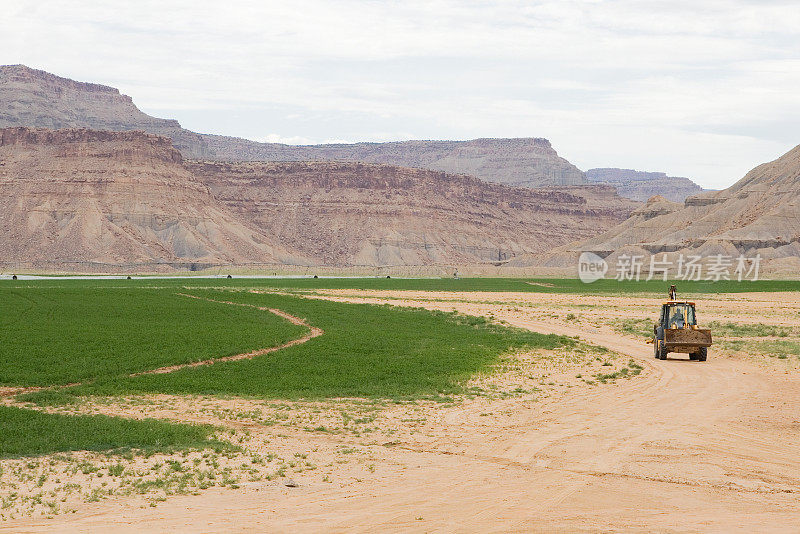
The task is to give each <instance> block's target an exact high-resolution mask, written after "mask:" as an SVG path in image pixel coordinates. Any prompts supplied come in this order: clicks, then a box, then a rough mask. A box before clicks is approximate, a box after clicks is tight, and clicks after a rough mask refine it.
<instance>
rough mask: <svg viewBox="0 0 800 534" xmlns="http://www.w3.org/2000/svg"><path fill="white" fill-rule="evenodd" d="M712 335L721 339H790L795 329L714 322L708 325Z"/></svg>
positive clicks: (761, 324) (760, 324)
mask: <svg viewBox="0 0 800 534" xmlns="http://www.w3.org/2000/svg"><path fill="white" fill-rule="evenodd" d="M708 326H709V327H710V328H711V329H712V333H713V334H714V335H716V336H721V337H788V336H790V335H792V334H793V333H794V329H793V328H791V327H788V326H778V325H768V324H763V323H758V324H740V323H723V322H720V321H712V322H710V323H709V324H708Z"/></svg>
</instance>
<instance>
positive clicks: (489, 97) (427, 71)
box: [0, 0, 800, 187]
mask: <svg viewBox="0 0 800 534" xmlns="http://www.w3.org/2000/svg"><path fill="white" fill-rule="evenodd" d="M4 9H5V11H4V16H3V17H2V19H0V47H1V48H0V49H2V50H3V52H2V58H0V60H1V61H2V62H5V63H19V62H21V63H26V64H28V65H31V66H34V67H38V68H43V69H45V70H48V71H51V72H55V73H57V74H61V75H65V76H68V77H71V78H75V79H80V80H86V81H96V82H99V83H106V84H109V85H113V86H116V87H119V88H120V89H121V90H122V91H123V92H124V93H126V94H129V95H131V96H132V97H133V98H134V100H135V102H136V103H137V104H138V105H139V106H140V107H141V108H143V109H144V110H146V111H148V112H151V113H156V114H159V115H162V116H171V117H175V118H178V119H179V120H181V121H182V122H183V123H185V124H186V125H187V126H189V127H191V128H193V129H195V130H199V131H208V132H214V133H224V134H227V135H240V136H244V137H248V138H253V139H274V140H279V141H280V142H291V143H306V142H324V141H328V140H331V139H351V140H357V141H360V140H375V141H381V140H390V139H400V138H407V137H406V136H408V137H411V135H410V134H407V133H406V132H414V133H415V134H416V135H417V136H418V137H421V138H460V139H464V138H471V137H484V136H491V137H501V136H541V137H548V138H550V139H551V141H553V144H554V146H555V148H556V149H558V150H559V152H560V153H561V154H562V155H564V156H565V157H567V158H568V159H570V160H571V161H573V162H574V163H576V164H578V165H579V166H580V167H582V168H588V167H593V166H625V167H638V168H641V169H647V170H662V171H665V172H668V173H672V174H683V175H687V176H690V177H692V178H695V179H697V180H698V181H699V182H700V183H702V184H703V185H706V186H709V187H723V186H725V185H727V184H730V183H732V182H733V181H735V180H736V179H738V178H739V177H740V176H741V175H742V174H744V172H745V171H746V170H748V169H749V168H751V167H753V166H754V165H756V164H757V163H760V162H762V161H765V160H767V159H771V158H774V157H777V156H778V155H779V154H780V153H781V152H782V151H784V150H786V149H788V148H790V147H792V146H794V145H795V144H797V143H800V136H798V134H797V132H796V128H795V126H794V125H796V124H797V123H798V122H800V96H798V95H800V92H798V91H797V87H798V86H800V9H797V6H796V4H795V3H793V2H782V1H772V2H769V1H757V0H752V1H747V0H732V1H721V0H708V1H704V2H695V1H652V0H651V1H639V0H619V1H581V0H564V1H561V0H559V1H534V2H530V1H496V2H479V1H470V2H457V1H455V0H452V1H450V0H430V1H423V0H408V1H405V2H394V1H388V0H387V1H360V2H357V1H354V0H344V1H327V0H298V1H295V2H277V1H271V2H260V1H252V2H242V1H239V2H236V1H234V2H225V3H220V2H211V1H209V0H195V1H189V0H183V1H177V2H160V1H155V0H145V1H140V2H135V3H133V2H132V3H124V2H117V3H108V2H78V1H74V2H61V1H56V0H38V1H33V0H22V1H17V2H14V3H13V4H12V5H10V6H8V7H6V8H4ZM271 132H281V133H280V134H277V133H271Z"/></svg>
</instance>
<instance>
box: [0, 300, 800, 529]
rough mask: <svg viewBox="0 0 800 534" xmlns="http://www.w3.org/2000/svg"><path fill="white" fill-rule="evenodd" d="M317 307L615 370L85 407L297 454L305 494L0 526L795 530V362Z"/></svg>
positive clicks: (553, 367) (712, 309) (436, 303)
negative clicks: (457, 393) (459, 385)
mask: <svg viewBox="0 0 800 534" xmlns="http://www.w3.org/2000/svg"><path fill="white" fill-rule="evenodd" d="M325 293H326V295H324V298H334V299H339V300H348V301H360V302H391V303H393V304H397V305H409V306H424V307H428V308H433V309H444V310H452V309H456V310H458V311H462V312H464V313H472V314H482V315H487V316H490V317H494V318H495V319H496V320H503V321H506V322H508V323H510V324H513V325H516V326H520V327H524V328H531V329H533V330H536V331H541V332H546V333H549V332H554V333H562V334H567V335H574V336H578V337H580V338H582V339H584V340H586V341H589V342H592V343H595V344H598V345H601V346H604V347H607V348H608V349H611V350H612V351H614V352H615V353H616V355H603V356H602V358H601V357H599V356H596V355H594V354H592V353H591V352H589V353H584V352H580V351H577V352H574V353H567V352H564V353H561V354H536V353H534V354H523V355H514V356H510V357H509V358H507V359H506V360H504V361H503V362H501V364H500V366H499V368H498V370H497V373H496V375H492V376H487V377H479V378H477V379H476V380H475V385H476V387H477V388H478V390H479V391H480V392H481V393H480V394H477V395H476V396H475V397H474V398H464V399H458V400H457V402H453V403H450V404H447V405H442V404H440V403H432V402H418V403H412V404H401V405H395V404H381V403H365V402H361V401H358V400H355V399H349V400H348V399H341V400H338V401H331V402H329V403H301V402H297V403H275V402H263V401H252V400H243V399H206V398H190V399H187V398H175V397H153V398H148V399H139V400H137V401H135V402H132V401H130V402H125V401H119V400H117V401H109V402H107V403H101V402H94V404H85V405H82V406H80V407H78V408H77V409H78V410H79V411H81V412H85V413H95V412H96V413H117V414H124V415H127V416H131V417H144V416H156V417H164V418H172V419H180V420H191V421H202V422H214V423H217V424H224V425H226V426H227V427H228V428H230V429H232V430H233V431H236V430H237V429H238V431H239V432H238V434H236V435H238V436H244V437H243V438H242V439H243V445H244V446H246V447H247V449H248V450H249V451H251V452H252V453H254V454H255V453H258V454H266V453H267V451H268V450H269V451H275V453H276V454H278V455H279V456H280V457H282V458H285V459H287V461H288V459H291V458H294V459H297V458H302V459H303V461H302V462H300V461H298V462H292V463H295V464H296V465H295V466H294V467H291V468H290V473H289V474H290V475H291V478H292V479H293V481H295V482H296V483H297V487H286V485H285V480H286V478H285V477H280V478H278V479H273V480H266V479H262V480H258V481H253V482H249V483H247V484H244V483H243V484H239V486H240V487H239V488H238V489H230V488H229V487H225V488H218V487H214V488H210V489H207V490H205V491H202V492H201V493H200V495H186V496H177V497H170V498H169V499H167V500H166V501H165V502H160V503H158V504H157V506H155V507H152V506H144V507H143V505H142V503H141V502H140V501H137V500H134V499H130V498H113V499H108V500H104V501H101V502H96V503H85V504H82V505H81V506H80V507H79V508H78V509H77V510H76V512H75V513H72V514H69V515H56V516H55V517H54V518H52V519H42V518H29V519H23V520H15V521H14V522H13V523H12V522H9V523H6V524H2V523H0V530H7V531H13V532H42V531H50V530H57V531H96V530H111V529H114V530H115V531H119V532H129V531H130V532H133V531H141V530H153V531H175V530H179V531H196V532H209V531H230V530H239V531H254V530H258V531H265V530H266V531H289V530H292V531H298V530H299V531H348V532H349V531H376V530H378V531H409V530H410V531H548V532H550V531H563V532H576V531H586V532H598V531H620V530H622V531H647V532H653V531H656V532H659V531H660V532H687V531H692V532H694V531H712V532H753V531H759V532H796V531H797V530H798V525H800V512H798V507H797V501H798V493H800V415H798V414H800V372H798V370H797V357H794V356H793V357H791V358H788V359H786V360H776V359H775V358H769V357H767V356H762V355H758V354H741V353H733V352H730V353H726V352H724V351H719V350H716V349H715V350H714V351H712V354H711V356H710V357H709V361H708V362H705V363H700V362H690V361H689V360H688V359H685V356H683V355H677V356H676V357H675V358H670V359H669V360H667V361H658V360H655V359H653V357H652V349H651V348H650V346H649V345H645V344H644V343H643V342H642V340H641V339H637V338H635V337H631V336H627V335H622V334H620V333H619V332H618V331H616V330H614V328H613V325H612V323H611V321H610V318H612V317H614V313H619V314H629V315H625V316H628V317H632V318H637V317H650V316H652V314H653V310H654V309H655V306H656V305H657V302H658V301H656V302H655V303H654V301H653V300H652V299H641V298H625V299H612V298H609V297H594V296H580V295H577V296H576V295H541V294H538V295H537V294H497V293H484V294H477V293H473V294H453V293H442V294H436V293H421V292H414V293H409V292H402V293H375V292H358V293H357V292H353V291H347V292H335V291H330V292H325ZM317 296H318V297H320V296H321V295H317ZM697 301H698V306H699V310H700V313H701V314H702V315H701V320H706V321H708V320H712V319H713V320H722V321H737V322H750V323H759V322H762V323H765V324H776V325H785V326H788V327H794V326H798V325H800V295H796V294H787V293H780V294H758V295H756V294H742V295H715V296H713V298H705V297H704V298H703V299H699V298H698V299H697ZM603 359H607V360H610V361H609V362H608V363H609V364H610V365H609V366H603V365H602V363H605V362H601V360H603ZM628 360H633V361H634V362H636V364H637V365H639V366H642V368H643V371H642V373H641V374H640V375H638V376H633V377H631V378H628V379H620V380H613V381H610V382H609V383H606V384H600V383H597V381H596V380H587V377H591V376H594V375H596V374H597V373H599V372H602V371H604V369H619V368H620V367H621V366H623V365H629V364H628V363H627V362H628ZM579 375H580V376H579ZM243 432H244V434H243ZM303 455H306V456H305V457H303ZM237 461H238V460H237ZM306 464H313V469H312V468H310V467H311V466H309V465H306ZM298 467H299V469H298Z"/></svg>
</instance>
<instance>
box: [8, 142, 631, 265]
mask: <svg viewBox="0 0 800 534" xmlns="http://www.w3.org/2000/svg"><path fill="white" fill-rule="evenodd" d="M637 206H638V203H635V202H633V201H630V200H627V199H622V198H620V197H619V196H617V195H616V192H615V191H614V190H613V188H611V187H609V186H604V185H595V186H580V187H577V186H573V187H563V188H547V189H544V190H533V189H528V188H513V187H509V186H505V185H500V184H490V183H486V182H484V181H482V180H479V179H477V178H474V177H469V176H464V175H453V174H447V173H443V172H440V171H430V170H422V169H410V168H405V167H397V166H391V165H383V164H365V163H354V162H215V161H186V160H184V158H183V157H182V155H181V153H180V152H179V151H177V150H176V149H175V148H174V147H173V145H172V142H171V141H170V140H169V139H168V138H165V137H160V136H156V135H153V134H147V133H145V132H141V131H130V132H111V131H97V130H88V129H63V130H47V129H33V128H26V127H14V128H6V129H0V264H5V265H8V264H9V263H11V264H18V263H20V262H23V263H26V264H30V265H34V266H42V268H46V269H49V270H53V269H55V270H66V271H69V270H80V269H81V267H80V266H81V265H85V264H87V263H91V262H99V263H104V264H163V263H169V264H178V265H184V266H185V265H187V264H189V263H191V264H193V263H203V264H252V263H269V264H284V265H286V264H290V265H325V266H353V265H359V266H386V265H431V264H443V263H444V264H453V265H463V264H472V263H485V262H495V263H498V262H504V261H508V260H510V259H511V258H514V257H515V256H517V255H520V254H527V253H543V252H546V251H547V250H549V249H550V248H553V247H557V246H559V245H563V244H565V243H568V242H571V241H573V240H575V239H581V238H586V237H590V236H592V235H596V234H597V232H599V231H603V230H605V229H608V228H611V227H612V226H614V225H615V224H617V223H618V222H620V221H622V220H624V219H625V218H627V217H628V215H629V214H630V212H631V211H632V210H633V209H635V208H636V207H637Z"/></svg>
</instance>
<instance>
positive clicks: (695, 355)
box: [689, 352, 700, 360]
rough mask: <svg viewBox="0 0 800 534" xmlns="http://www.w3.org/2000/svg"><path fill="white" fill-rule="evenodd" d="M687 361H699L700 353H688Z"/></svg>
mask: <svg viewBox="0 0 800 534" xmlns="http://www.w3.org/2000/svg"><path fill="white" fill-rule="evenodd" d="M689 359H690V360H699V359H700V353H699V352H690V353H689Z"/></svg>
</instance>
